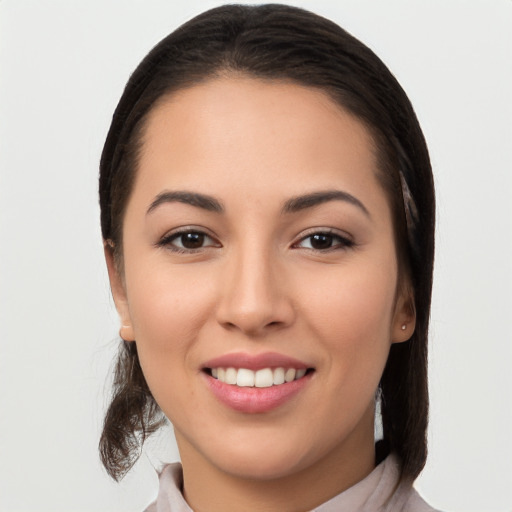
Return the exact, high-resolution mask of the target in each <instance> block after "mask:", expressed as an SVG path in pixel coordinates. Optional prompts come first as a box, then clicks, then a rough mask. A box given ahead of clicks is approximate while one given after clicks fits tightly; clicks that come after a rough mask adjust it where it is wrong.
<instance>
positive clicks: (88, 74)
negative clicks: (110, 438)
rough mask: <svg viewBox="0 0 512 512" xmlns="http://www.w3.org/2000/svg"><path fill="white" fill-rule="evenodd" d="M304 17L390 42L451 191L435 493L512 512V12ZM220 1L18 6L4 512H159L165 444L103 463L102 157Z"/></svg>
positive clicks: (324, 9) (3, 177)
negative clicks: (146, 87)
mask: <svg viewBox="0 0 512 512" xmlns="http://www.w3.org/2000/svg"><path fill="white" fill-rule="evenodd" d="M284 3H288V2H284ZM289 3H292V4H294V5H299V6H302V7H306V8H308V9H311V10H313V11H315V12H317V13H319V14H323V15H325V16H327V17H329V18H331V19H333V20H334V21H336V22H337V23H339V24H340V25H341V26H343V27H344V28H346V29H347V30H349V31H350V32H352V33H353V34H354V35H356V36H357V37H359V38H360V39H361V40H362V41H364V42H365V43H366V44H368V45H369V46H370V47H371V48H373V49H374V50H375V51H376V53H377V54H378V55H379V56H380V57H381V58H382V59H383V60H384V61H385V62H386V63H387V64H388V66H389V67H390V68H391V70H392V71H393V72H394V73H395V75H396V76H397V78H398V79H399V81H400V82H401V83H402V85H403V86H404V88H405V90H406V91H407V92H408V94H409V96H410V98H411V100H412V102H413V104H414V106H415V108H416V111H417V114H418V117H419V119H420V122H421V124H422V126H423V129H424V132H425V135H426V138H427V141H428V143H429V147H430V151H431V157H432V162H433V167H434V172H435V178H436V184H437V194H438V209H437V212H438V222H437V227H438V236H437V261H436V265H437V266H436V272H435V291H434V298H433V311H432V331H431V365H430V385H431V399H432V415H431V427H430V436H429V437H430V457H429V461H428V463H427V467H426V469H425V471H424V473H423V474H422V476H421V477H420V478H419V480H418V482H417V486H418V488H419V489H420V490H421V492H422V493H423V494H424V496H425V497H426V498H427V499H428V500H429V501H430V502H431V503H432V504H433V505H435V506H437V507H441V508H442V509H444V510H449V511H453V512H477V511H478V512H494V511H503V512H505V511H511V510H512V462H511V461H512V441H511V434H512V398H511V397H512V372H511V371H510V368H511V365H512V336H511V335H512V329H511V317H512V206H511V205H512V100H511V94H512V70H511V66H512V65H511V63H512V2H511V1H510V0H479V1H478V0H472V1H469V0H466V1H456V0H450V1H446V0H428V1H427V0H425V1H422V2H420V1H410V0H409V1H406V0H402V1H397V0H394V1H390V0H359V1H356V0H353V1H349V0H339V1H328V0H317V1H297V2H289ZM219 4H220V2H216V1H198V0H187V1H183V0H180V1H174V2H173V1H170V0H167V1H156V0H149V1H148V0H124V1H112V0H77V1H73V0H60V1H59V0H52V1H50V0H3V1H0V241H1V242H0V510H1V511H2V512H4V511H9V512H11V511H12V512H14V511H52V512H60V511H62V512H64V511H66V512H69V511H110V512H116V511H119V512H120V511H123V512H132V511H133V512H140V511H141V510H142V509H143V508H144V506H145V505H147V503H148V502H149V501H150V500H151V499H152V498H153V497H154V495H155V493H156V486H157V481H156V476H155V472H154V470H153V468H152V464H154V463H155V455H154V451H155V449H156V448H158V447H156V448H155V444H158V443H153V447H152V448H151V447H150V449H149V453H148V454H144V455H143V457H142V459H141V462H140V463H139V464H138V465H137V467H136V469H135V470H134V471H133V473H132V474H130V475H129V476H128V477H127V478H126V479H125V481H123V482H122V483H121V484H120V485H118V484H115V483H113V482H111V481H110V480H109V478H108V477H107V476H106V473H105V472H104V471H103V470H102V468H101V467H100V464H99V461H98V457H97V448H96V447H97V441H98V436H99V431H100V425H101V420H102V413H103V408H104V404H105V401H106V398H105V397H106V393H105V382H106V376H107V374H108V372H109V367H110V364H111V360H112V358H113V355H114V352H115V348H116V343H117V341H116V336H117V330H118V322H117V318H116V315H115V311H114V309H113V306H112V300H111V298H110V292H109V287H108V283H107V276H106V271H105V266H104V263H103V259H102V258H103V256H102V246H101V237H100V230H99V210H98V206H97V168H98V160H99V155H100V151H101V147H102V143H103V139H104V137H105V135H106V132H107V129H108V125H109V120H110V118H111V115H112V113H113V110H114V107H115V105H116V103H117V100H118V98H119V96H120V94H121V91H122V88H123V86H124V83H125V82H126V80H127V78H128V76H129V74H130V72H131V71H132V70H133V69H134V67H135V66H136V65H137V63H138V62H139V61H140V59H141V58H142V57H143V56H144V55H145V54H146V53H147V51H148V50H149V49H150V48H151V47H152V46H153V45H154V44H156V43H157V42H158V41H159V40H160V39H161V38H162V37H164V36H165V35H167V34H168V33H169V32H170V31H171V30H172V29H174V28H175V27H177V26H178V25H179V24H181V23H182V22H184V21H185V20H187V19H189V18H190V17H192V16H193V15H195V14H198V13H199V12H200V11H202V10H205V9H206V8H209V7H213V6H215V5H219ZM164 444H165V443H164ZM162 449H163V450H164V451H165V452H167V453H168V454H169V455H168V456H169V457H170V458H173V457H176V456H177V455H176V450H175V448H174V447H173V446H172V445H170V446H163V447H162Z"/></svg>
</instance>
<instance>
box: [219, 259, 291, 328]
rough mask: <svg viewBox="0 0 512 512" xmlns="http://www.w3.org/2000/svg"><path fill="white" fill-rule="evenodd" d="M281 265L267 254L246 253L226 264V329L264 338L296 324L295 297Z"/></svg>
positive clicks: (222, 306)
mask: <svg viewBox="0 0 512 512" xmlns="http://www.w3.org/2000/svg"><path fill="white" fill-rule="evenodd" d="M280 270H282V269H280V268H279V265H278V262H277V261H276V258H275V257H272V255H271V254H266V253H265V252H264V251H261V252H255V251H245V254H238V255H235V256H234V257H233V258H230V259H228V260H227V261H226V262H225V267H224V272H223V273H222V279H221V285H220V286H221V288H222V293H221V297H220V301H219V303H218V306H217V319H218V322H219V323H220V324H221V325H222V326H223V327H224V328H226V329H229V330H235V331H240V332H242V333H244V334H245V335H247V336H251V337H262V336H265V335H266V334H267V333H269V332H271V331H275V330H278V329H282V328H284V327H286V326H289V325H291V324H292V323H293V321H294V315H295V312H294V307H293V297H292V293H291V290H290V287H289V286H288V284H287V281H286V277H285V275H284V273H283V272H280Z"/></svg>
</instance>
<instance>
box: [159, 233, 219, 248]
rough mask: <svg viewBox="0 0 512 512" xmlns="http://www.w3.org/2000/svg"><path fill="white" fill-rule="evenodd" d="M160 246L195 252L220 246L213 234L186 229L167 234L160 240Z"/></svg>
mask: <svg viewBox="0 0 512 512" xmlns="http://www.w3.org/2000/svg"><path fill="white" fill-rule="evenodd" d="M158 246H160V247H166V248H167V249H169V250H171V251H173V252H178V253H186V252H195V251H199V250H201V249H206V248H208V247H220V244H218V242H216V241H215V240H214V239H213V238H212V237H211V236H209V235H207V234H206V233H203V232H202V231H195V230H184V231H180V232H178V233H172V234H170V235H167V236H165V237H164V238H162V240H160V242H158Z"/></svg>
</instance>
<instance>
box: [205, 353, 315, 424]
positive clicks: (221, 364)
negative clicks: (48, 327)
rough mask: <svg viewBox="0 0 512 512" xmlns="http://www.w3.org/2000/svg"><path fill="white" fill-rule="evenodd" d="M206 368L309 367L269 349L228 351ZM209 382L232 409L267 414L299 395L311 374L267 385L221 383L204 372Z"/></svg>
mask: <svg viewBox="0 0 512 512" xmlns="http://www.w3.org/2000/svg"><path fill="white" fill-rule="evenodd" d="M203 367H204V368H229V367H233V368H247V369H249V370H253V371H256V370H260V369H263V368H279V367H282V368H295V369H307V368H309V367H310V366H308V365H307V364H306V363H304V362H302V361H299V360H297V359H293V358H290V357H287V356H284V355H282V354H278V353H273V352H267V353H264V354H258V355H254V356H253V355H250V354H244V353H235V354H226V355H223V356H220V357H217V358H214V359H211V360H210V361H207V362H206V363H205V364H204V366H203ZM203 375H204V378H205V380H206V384H207V386H208V388H209V389H210V391H211V392H212V393H213V394H214V395H215V397H216V398H217V399H218V400H220V401H221V402H222V403H223V404H225V405H227V406H228V407H229V408H231V409H233V410H235V411H239V412H243V413H249V414H255V413H264V412H268V411H271V410H273V409H276V408H277V407H279V406H281V405H283V404H285V403H286V402H288V401H289V400H290V399H292V398H293V397H294V396H296V395H297V394H298V393H299V392H300V391H301V390H302V389H304V387H305V386H307V384H308V383H309V382H310V378H311V374H310V373H307V374H306V375H305V376H304V377H302V378H300V379H298V380H294V381H292V382H287V383H284V384H280V385H278V386H271V387H267V388H255V387H238V386H234V385H231V384H226V383H224V382H221V381H219V380H217V379H215V378H213V377H212V376H211V375H209V374H207V373H206V372H204V373H203Z"/></svg>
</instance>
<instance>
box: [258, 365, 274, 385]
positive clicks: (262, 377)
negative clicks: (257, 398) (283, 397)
mask: <svg viewBox="0 0 512 512" xmlns="http://www.w3.org/2000/svg"><path fill="white" fill-rule="evenodd" d="M273 384H274V375H273V374H272V370H271V369H270V368H264V369H263V370H258V371H257V372H256V373H255V374H254V385H255V386H256V387H257V388H269V387H270V386H272V385H273Z"/></svg>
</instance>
